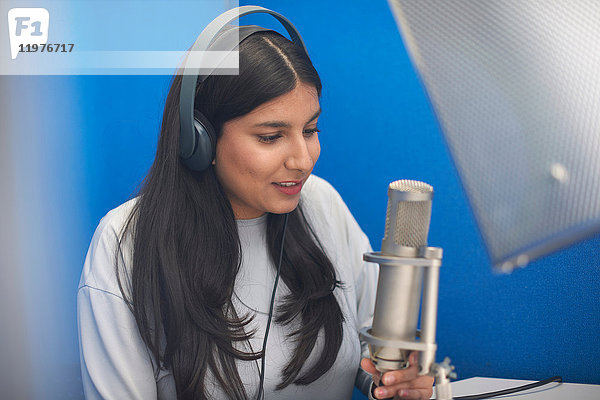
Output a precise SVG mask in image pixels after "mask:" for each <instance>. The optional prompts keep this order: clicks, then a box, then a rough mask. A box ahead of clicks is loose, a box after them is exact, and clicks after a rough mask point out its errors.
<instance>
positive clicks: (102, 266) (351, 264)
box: [77, 176, 377, 400]
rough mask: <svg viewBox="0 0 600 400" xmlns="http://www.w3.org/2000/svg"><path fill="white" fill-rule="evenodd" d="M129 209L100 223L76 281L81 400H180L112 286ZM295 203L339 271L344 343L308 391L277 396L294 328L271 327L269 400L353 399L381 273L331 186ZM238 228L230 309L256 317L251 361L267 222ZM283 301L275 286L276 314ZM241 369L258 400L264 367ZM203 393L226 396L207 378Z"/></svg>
mask: <svg viewBox="0 0 600 400" xmlns="http://www.w3.org/2000/svg"><path fill="white" fill-rule="evenodd" d="M134 202H135V199H133V200H130V201H128V202H127V203H125V204H123V205H121V206H119V207H117V208H115V209H114V210H112V211H110V212H109V213H108V214H107V215H106V216H105V217H104V218H103V219H102V220H101V221H100V224H99V225H98V228H97V229H96V232H95V234H94V237H93V238H92V243H91V244H90V247H89V250H88V254H87V257H86V260H85V264H84V268H83V272H82V275H81V281H80V284H79V289H78V293H77V315H78V325H79V346H80V357H81V369H82V375H83V386H84V391H85V396H86V398H87V399H115V400H122V399H140V400H151V399H160V400H163V399H176V393H175V383H174V380H173V376H172V374H171V372H170V371H168V370H160V371H158V376H157V378H155V369H154V368H155V364H153V363H152V357H151V355H150V353H149V351H148V348H147V347H146V345H145V344H144V342H143V341H142V339H141V337H140V334H139V332H138V329H137V326H136V322H135V319H134V317H133V314H132V313H131V312H130V310H129V308H128V307H127V305H126V303H125V301H124V300H123V297H122V294H121V291H120V290H119V286H118V283H117V279H116V272H115V271H116V267H115V254H116V253H115V251H116V243H117V237H118V235H119V233H120V232H121V228H122V226H123V224H124V222H125V220H126V218H127V216H128V215H129V213H130V211H131V208H132V206H133V204H134ZM301 202H302V205H303V209H304V211H305V214H306V217H307V219H308V220H309V223H310V224H311V226H312V228H313V230H314V231H315V234H316V235H317V237H318V238H319V240H320V242H321V244H322V245H323V247H324V249H325V252H326V253H327V256H328V257H329V259H330V260H331V262H332V263H333V265H334V267H335V269H336V273H337V279H338V280H341V281H342V282H343V287H342V288H337V289H336V290H335V291H334V294H335V296H336V299H337V301H338V303H339V305H340V308H341V310H342V312H343V314H344V318H345V322H344V329H343V341H342V345H341V347H340V350H339V353H338V356H337V360H336V361H335V363H334V364H333V366H332V367H331V369H329V371H327V373H326V374H324V375H323V376H322V377H321V378H319V379H318V380H316V381H315V382H313V383H312V384H310V385H308V386H296V385H294V384H292V385H289V386H288V387H286V388H284V389H282V390H279V391H275V386H276V385H277V384H278V383H279V382H281V375H280V372H281V370H282V369H283V368H284V367H285V366H286V364H287V362H288V361H289V360H290V357H291V354H292V352H293V343H292V341H291V340H290V339H289V338H288V337H287V335H288V334H289V332H290V331H291V330H292V329H293V326H282V325H279V324H276V323H275V322H273V323H272V325H271V328H270V332H269V339H268V345H267V350H266V369H265V383H264V390H265V398H266V399H286V400H296V399H297V400H303V399H311V398H314V399H319V400H325V399H332V400H333V399H335V400H339V399H350V398H351V397H352V390H353V386H354V379H355V376H356V372H357V369H358V368H359V363H360V358H361V353H362V354H363V355H364V354H365V351H364V350H365V349H364V347H363V348H362V349H361V344H360V342H359V339H358V331H359V330H360V328H362V327H363V326H367V325H369V324H370V323H371V321H372V315H373V308H374V305H375V291H376V285H377V265H376V264H375V265H374V264H370V263H366V262H363V261H362V255H363V253H364V252H366V251H371V246H370V244H369V240H368V238H367V237H366V235H365V234H364V233H363V232H362V230H361V229H360V227H359V226H358V224H357V223H356V221H355V219H354V218H353V217H352V215H351V213H350V211H349V210H348V208H347V207H346V205H345V204H344V202H343V200H342V199H341V197H340V195H339V194H338V193H337V192H336V191H335V189H334V188H333V187H332V186H331V185H330V184H329V183H328V182H326V181H325V180H323V179H321V178H319V177H316V176H311V177H310V178H309V179H308V180H307V182H306V183H305V185H304V187H303V188H302V194H301ZM237 224H238V229H239V234H240V241H241V244H242V266H241V269H240V272H239V274H238V276H237V278H236V283H235V289H234V292H235V294H234V298H233V303H234V306H235V308H236V311H237V312H238V315H240V316H241V315H245V314H247V313H250V314H254V315H255V318H254V320H253V321H252V323H251V324H250V325H249V326H248V329H252V328H254V329H256V333H255V334H254V336H253V337H252V338H251V339H250V340H249V345H250V346H251V348H252V350H253V351H260V350H261V348H262V342H263V338H264V332H265V327H266V323H267V317H268V311H269V304H270V296H271V293H272V288H273V284H274V280H275V266H274V265H273V263H272V262H271V260H270V257H269V255H268V250H267V247H266V243H265V237H266V215H264V216H262V217H259V218H256V219H252V220H238V221H237ZM132 251H133V249H132V243H131V241H130V240H128V239H127V238H125V240H124V245H123V254H122V257H121V260H120V262H122V263H123V265H124V271H125V272H124V275H122V280H123V282H127V281H128V274H129V273H130V271H131V265H132V263H131V260H132ZM215 273H218V271H215ZM125 290H127V289H125ZM288 292H289V290H288V288H287V287H286V285H285V284H284V283H283V281H281V280H280V282H279V286H278V289H277V295H276V300H275V301H276V303H275V304H276V305H277V301H278V300H280V299H281V298H282V296H284V295H285V294H286V293H288ZM126 293H127V292H126ZM340 334H341V332H340ZM322 346H323V341H322V338H320V339H319V340H317V344H316V346H315V348H314V349H313V352H312V353H311V355H310V357H309V358H308V360H307V361H306V363H305V365H304V367H303V369H302V371H306V370H307V368H309V367H310V366H311V365H313V363H314V362H315V360H316V359H317V357H318V354H319V353H320V349H321V348H322ZM246 349H248V348H247V347H246ZM237 366H238V371H239V374H240V377H241V378H242V381H243V383H244V385H245V387H246V391H247V393H248V395H249V396H250V397H251V398H252V397H256V393H257V390H258V383H259V375H260V360H258V361H238V363H237ZM207 376H208V377H210V376H211V375H210V374H207ZM207 384H208V385H209V386H208V387H209V388H210V393H211V394H212V397H213V398H214V399H224V398H226V396H225V394H224V393H223V392H222V389H221V388H220V387H218V386H216V385H215V384H213V383H211V382H210V378H209V380H208V383H207Z"/></svg>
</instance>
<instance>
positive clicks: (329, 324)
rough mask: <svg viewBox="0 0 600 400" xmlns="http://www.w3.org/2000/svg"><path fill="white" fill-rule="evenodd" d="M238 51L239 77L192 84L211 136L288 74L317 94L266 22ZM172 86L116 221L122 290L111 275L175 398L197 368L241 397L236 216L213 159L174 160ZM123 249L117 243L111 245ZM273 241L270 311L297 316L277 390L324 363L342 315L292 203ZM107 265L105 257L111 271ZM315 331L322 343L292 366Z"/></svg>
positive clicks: (322, 257) (318, 252)
mask: <svg viewBox="0 0 600 400" xmlns="http://www.w3.org/2000/svg"><path fill="white" fill-rule="evenodd" d="M239 57H240V71H239V75H237V76H231V75H229V76H227V75H220V76H219V75H215V76H210V77H208V78H207V79H206V80H205V81H204V82H202V83H201V84H199V85H198V87H197V94H196V100H195V104H196V108H197V109H198V110H199V111H201V112H202V113H203V114H204V115H205V116H206V117H207V118H208V119H209V120H210V121H211V123H212V124H213V126H214V127H215V131H216V132H217V134H218V135H219V134H220V131H221V128H222V126H223V124H224V123H225V122H227V121H229V120H232V119H234V118H236V117H239V116H242V115H245V114H247V113H248V112H250V111H252V110H253V109H255V108H256V107H258V106H259V105H261V104H263V103H265V102H267V101H269V100H272V99H274V98H276V97H278V96H280V95H282V94H285V93H288V92H290V91H291V90H293V89H294V88H295V87H296V86H297V85H298V84H299V83H305V84H309V85H311V86H313V87H314V88H315V89H316V90H317V93H318V94H319V95H320V94H321V81H320V78H319V76H318V74H317V72H316V70H315V69H314V67H313V65H312V63H311V61H310V59H309V58H308V56H307V55H306V54H305V53H304V51H303V50H302V49H301V48H299V47H298V46H297V45H295V44H293V43H292V42H290V41H289V40H287V39H286V38H284V37H283V36H281V35H279V34H277V33H275V32H258V33H255V34H253V35H251V36H249V37H248V38H247V39H245V40H244V41H243V42H242V43H241V44H240V55H239ZM180 87H181V75H176V76H174V78H173V81H172V84H171V88H170V91H169V94H168V96H167V99H166V104H165V110H164V115H163V121H162V127H161V135H160V139H159V142H158V148H157V153H156V158H155V160H154V163H153V165H152V167H151V169H150V171H149V173H148V176H147V177H146V179H145V181H144V184H143V186H142V188H141V190H140V193H139V196H138V198H137V201H136V203H135V206H134V208H133V211H132V212H131V214H130V217H129V219H128V221H127V223H126V225H125V227H124V230H123V234H124V235H125V234H129V235H130V237H131V238H132V240H133V262H132V271H131V280H130V281H129V282H127V289H128V290H126V285H125V284H123V282H122V280H121V279H119V284H120V287H121V291H122V293H123V295H124V297H125V298H126V300H127V301H128V303H129V305H130V308H131V310H132V312H133V314H134V316H135V319H136V322H137V326H138V329H139V331H140V333H141V337H142V339H143V340H144V342H145V344H146V345H147V346H148V348H149V350H150V351H151V353H152V356H153V358H154V360H155V362H156V363H158V365H157V366H156V367H157V368H156V371H158V369H159V368H160V369H163V368H164V369H170V370H171V372H172V373H173V376H174V379H175V384H176V389H177V397H178V398H179V399H206V398H209V397H210V396H209V394H210V393H208V392H207V386H206V383H205V377H206V376H207V371H209V370H210V373H211V374H212V375H213V376H214V378H215V379H216V381H217V383H218V384H219V385H220V386H221V388H222V389H223V390H224V391H225V393H226V394H227V396H228V397H229V398H234V399H246V398H248V396H249V395H250V394H248V393H246V390H245V388H244V385H243V383H242V380H241V378H240V375H239V373H238V370H237V367H236V361H237V360H242V361H254V360H257V359H259V358H260V357H261V353H260V352H252V351H243V350H240V348H243V347H244V346H240V345H239V344H240V342H241V343H242V344H243V343H247V341H248V339H249V338H250V337H251V336H252V335H253V333H254V332H251V331H250V332H248V331H246V329H245V327H246V326H247V325H248V323H249V322H250V321H251V320H252V315H242V316H238V315H237V313H236V310H235V309H234V307H233V305H232V300H231V297H232V294H233V288H234V283H235V278H236V275H237V274H238V271H239V268H240V262H241V254H240V253H241V245H240V240H239V236H238V231H237V224H236V221H235V217H234V213H233V209H232V207H231V204H230V202H229V201H228V198H227V196H226V194H225V191H224V189H223V187H222V186H221V184H220V183H219V181H218V179H217V177H216V175H215V172H214V169H213V168H212V167H210V168H209V169H208V170H206V171H203V172H193V171H190V170H188V169H186V168H185V167H184V166H183V164H182V163H181V161H180V159H179V153H178V152H179V113H178V105H179V91H180ZM283 218H284V216H283V215H277V214H269V215H268V217H267V243H266V245H267V247H268V249H269V254H270V257H271V259H272V260H273V262H274V264H275V265H276V264H277V261H278V258H279V247H280V241H281V236H282V229H283ZM122 237H124V236H122ZM123 247H124V246H123V245H122V243H121V246H120V247H119V251H123V250H124V249H123ZM284 248H285V250H284V253H283V261H282V265H281V279H282V280H283V282H284V283H285V284H286V285H287V286H288V288H289V289H290V294H289V295H288V296H287V297H286V298H285V299H284V301H283V303H282V304H281V305H279V306H278V308H277V312H276V314H275V317H274V320H275V323H279V324H289V323H291V322H292V321H299V322H300V324H298V325H299V326H300V328H298V329H297V330H295V331H293V332H292V333H291V339H293V340H292V343H295V348H294V352H293V357H292V358H291V360H290V361H289V363H288V364H287V365H286V367H285V368H284V369H283V371H282V373H281V375H282V380H281V382H280V383H279V384H278V386H277V389H282V388H284V387H286V386H288V385H290V384H295V385H308V384H310V383H311V382H314V381H315V380H317V379H318V378H319V377H320V376H322V375H323V374H324V373H325V372H327V371H328V370H329V369H330V368H331V366H332V365H333V363H334V362H335V360H336V358H337V354H338V351H339V348H340V345H341V341H342V336H343V335H342V329H343V328H342V324H343V320H344V318H343V315H342V311H341V309H340V307H339V304H338V302H337V300H336V299H335V297H334V294H333V292H334V289H335V288H336V287H340V285H341V282H339V281H338V280H337V278H336V273H335V270H334V267H333V265H332V263H331V261H330V260H329V258H328V257H327V255H326V254H325V252H324V250H323V248H322V246H321V245H320V243H319V240H318V238H317V237H316V236H315V234H314V233H313V231H312V229H311V227H310V226H309V224H308V222H307V220H306V218H305V217H304V214H303V212H302V208H301V206H298V207H297V208H296V209H295V210H294V211H292V212H291V213H290V214H289V221H288V226H287V231H286V236H285V243H284ZM118 268H119V267H118V264H117V276H118V277H119V276H120V273H119V271H118ZM217 271H218V273H216V272H217ZM127 291H129V292H130V293H131V295H130V296H126V292H127ZM294 326H296V325H294ZM319 333H322V337H323V351H322V353H321V354H320V355H319V356H318V360H317V361H316V362H315V363H314V365H311V366H310V368H308V370H307V371H306V372H305V373H304V374H302V375H299V371H300V370H301V368H302V366H303V365H304V363H305V362H306V360H307V358H308V356H309V355H310V354H311V352H312V351H313V349H314V348H315V344H316V342H317V338H318V336H319ZM246 348H247V347H246ZM157 373H158V372H157Z"/></svg>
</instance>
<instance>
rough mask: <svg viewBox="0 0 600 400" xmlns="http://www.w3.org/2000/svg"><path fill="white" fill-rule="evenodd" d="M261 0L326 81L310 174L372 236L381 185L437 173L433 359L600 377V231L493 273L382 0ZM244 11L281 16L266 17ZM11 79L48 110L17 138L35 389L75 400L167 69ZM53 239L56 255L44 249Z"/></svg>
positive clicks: (506, 372)
mask: <svg viewBox="0 0 600 400" xmlns="http://www.w3.org/2000/svg"><path fill="white" fill-rule="evenodd" d="M256 3H257V4H259V5H263V6H265V7H268V8H272V9H274V10H277V11H279V12H282V13H283V14H284V15H286V16H287V17H288V18H289V19H290V20H291V21H292V22H293V23H294V24H295V25H296V27H297V28H298V29H299V30H300V32H301V34H302V36H303V38H304V40H305V42H306V45H307V47H308V49H309V52H310V54H311V57H312V59H313V61H314V64H315V66H316V67H317V70H318V71H319V72H320V74H321V78H322V80H323V83H324V91H323V96H322V101H321V104H322V108H323V115H322V117H321V118H320V122H319V124H320V129H321V130H322V133H321V136H320V137H321V144H322V154H321V158H320V160H319V162H318V164H317V167H316V169H315V173H316V174H318V175H321V176H323V177H325V178H326V179H328V180H329V181H330V182H332V183H333V185H334V186H335V187H336V188H337V189H338V190H339V192H340V193H341V194H342V196H343V198H344V199H345V201H346V202H347V204H348V206H349V207H350V209H351V210H352V212H353V213H354V215H355V217H356V218H357V220H358V221H359V223H360V224H361V226H362V227H363V229H364V230H365V232H366V233H367V235H368V236H369V237H370V239H371V242H372V244H373V246H374V247H375V248H379V246H380V241H381V238H382V236H383V229H384V219H385V209H386V201H387V196H386V189H387V184H388V183H389V182H391V181H393V180H396V179H401V178H406V179H416V180H422V181H425V182H428V183H430V184H432V185H433V186H434V188H435V191H436V198H435V200H434V205H433V216H432V222H431V230H430V235H429V243H430V244H431V245H433V246H440V247H443V248H444V264H443V266H442V276H441V282H440V306H439V314H438V335H437V336H438V342H439V352H438V359H441V358H442V357H443V356H446V355H447V356H450V357H451V358H452V361H453V363H454V364H455V365H456V368H457V372H458V374H459V378H460V379H462V378H467V377H471V376H492V377H508V378H519V379H543V378H546V377H549V376H552V375H562V376H563V377H564V379H565V380H566V381H569V382H584V383H600V373H599V372H598V368H597V366H596V364H595V363H594V361H596V360H598V359H599V358H600V349H599V347H598V346H597V345H596V343H597V341H598V339H599V338H600V305H599V303H598V301H597V294H598V293H599V289H600V283H599V282H600V280H599V279H598V278H599V275H600V272H599V265H600V255H599V253H598V252H597V251H596V249H597V248H598V245H599V244H600V237H594V238H591V239H589V240H587V241H585V242H583V243H580V244H578V245H576V246H574V247H572V248H570V249H568V250H565V251H562V252H559V253H556V254H554V255H552V256H550V257H547V258H545V259H542V260H539V261H536V262H534V263H532V264H531V265H530V266H528V267H527V268H525V269H523V270H518V271H515V272H514V273H513V274H512V275H496V274H494V273H493V272H492V270H491V266H490V264H489V260H488V258H487V255H486V253H485V249H484V247H483V243H482V241H481V238H480V236H479V234H478V231H477V227H476V224H475V221H474V219H473V216H472V214H471V212H470V210H469V205H468V202H467V199H466V197H465V194H464V192H463V190H462V187H461V185H460V181H459V178H458V176H457V174H456V171H455V168H454V166H453V164H452V161H451V159H450V157H449V154H448V151H447V148H446V146H445V143H444V141H443V138H442V135H441V133H440V131H439V127H438V125H437V122H436V120H435V117H434V115H433V113H432V110H431V107H430V105H429V104H428V102H427V99H426V96H425V94H424V91H423V88H422V86H421V84H420V82H419V80H418V78H417V76H416V74H415V72H414V69H413V67H412V65H411V63H410V61H409V59H408V57H407V54H406V51H405V49H404V46H403V44H402V40H401V38H400V35H399V33H398V31H397V28H396V25H395V23H394V20H393V18H392V15H391V12H390V11H389V8H388V5H387V2H385V1H383V0H378V1H369V2H358V1H356V2H347V3H346V4H345V5H343V6H341V4H342V3H334V2H322V1H321V2H316V1H305V2H303V3H302V4H300V3H298V2H295V1H294V2H292V1H274V0H273V1H258V2H256ZM165 4H167V3H166V2H165ZM242 4H243V3H242ZM336 5H337V6H336ZM165 7H167V6H166V5H165ZM248 22H249V23H258V24H268V25H270V26H277V24H272V23H271V21H270V20H269V19H264V18H262V17H258V16H257V17H256V18H249V19H248ZM171 23H172V24H173V29H178V25H179V23H176V21H174V22H171ZM201 28H202V26H198V27H197V29H192V30H194V31H196V32H200V30H201ZM186 29H187V28H186ZM195 34H196V33H194V34H192V36H193V35H195ZM190 40H193V37H192V38H190V39H185V40H183V41H184V44H182V45H181V47H185V46H187V45H188V44H189V42H190ZM11 79H12V81H11V82H12V84H13V85H14V87H18V88H19V89H18V90H19V93H20V98H22V99H25V98H27V99H31V98H37V102H38V103H37V104H38V107H39V111H38V112H37V113H36V114H35V118H33V119H29V120H28V119H27V116H24V117H23V118H22V122H23V124H24V125H23V129H22V131H21V132H19V134H18V135H16V137H19V138H20V139H19V142H18V143H17V144H16V145H15V150H14V151H15V154H16V157H15V159H17V160H19V161H18V163H17V165H18V166H19V167H23V169H22V171H21V172H20V175H19V176H18V178H19V179H21V183H20V186H19V188H18V195H20V196H22V198H23V201H24V203H23V206H22V207H23V210H22V213H23V214H22V215H27V218H26V219H25V220H24V221H23V224H24V226H25V227H28V226H32V227H36V229H37V230H38V232H37V233H34V234H32V236H31V237H32V238H33V239H36V238H37V241H36V242H35V243H36V244H39V251H38V252H31V254H30V255H29V256H28V257H29V258H30V263H31V265H34V266H35V267H33V268H32V269H30V270H27V271H25V272H24V276H25V278H26V280H27V288H26V293H27V300H26V301H27V302H28V304H29V309H30V315H29V327H30V331H31V332H32V333H31V335H30V336H31V348H32V350H33V351H32V356H31V357H32V364H34V365H37V366H38V367H37V369H36V370H35V373H36V378H35V380H36V382H37V386H38V390H37V393H38V398H44V399H47V398H57V399H58V398H78V397H79V396H80V388H79V386H78V385H79V383H78V379H79V377H78V375H77V374H78V368H79V367H78V362H79V361H78V350H77V330H76V329H77V328H76V320H75V311H76V310H75V291H76V287H77V282H78V280H79V274H80V271H81V267H82V264H83V259H84V256H85V253H86V251H87V245H88V243H89V240H90V239H91V236H92V233H93V231H94V229H95V226H96V224H97V223H98V221H99V219H100V218H101V217H102V216H103V215H104V214H105V213H106V212H107V211H108V210H110V209H111V208H113V207H115V206H117V205H118V204H120V203H122V202H123V201H125V200H126V199H128V198H129V197H130V196H131V195H132V193H134V191H135V189H136V187H137V185H138V184H139V183H140V182H141V180H142V179H143V177H144V174H145V172H146V170H147V168H148V167H149V166H150V164H151V162H152V158H153V154H154V150H155V147H156V139H157V132H158V127H159V122H160V118H161V115H160V114H161V112H162V105H163V103H164V98H165V94H166V91H167V88H168V83H169V80H170V77H167V76H97V77H91V76H80V77H38V78H33V77H21V78H11ZM40 183H43V184H41V185H40ZM27 210H33V211H34V212H31V213H29V212H28V211H27ZM40 221H42V222H40ZM40 227H41V228H40ZM38 236H39V237H38ZM46 249H52V252H51V254H53V255H55V256H53V257H51V258H50V259H47V258H46V259H45V258H44V256H43V255H44V252H45V251H46ZM30 293H33V295H30ZM38 307H40V308H41V310H40V309H38ZM48 371H55V372H53V373H52V374H49V373H48ZM65 381H68V382H71V383H70V384H67V385H65V384H64V383H65ZM52 382H54V383H52ZM69 385H70V386H69ZM357 397H358V396H357Z"/></svg>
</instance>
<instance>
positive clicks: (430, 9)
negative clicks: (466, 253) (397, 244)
mask: <svg viewBox="0 0 600 400" xmlns="http://www.w3.org/2000/svg"><path fill="white" fill-rule="evenodd" d="M389 2H390V5H391V8H392V10H393V12H394V15H395V17H396V21H397V22H398V25H399V27H400V31H401V33H402V36H403V39H404V42H405V45H406V48H407V49H408V52H409V54H410V56H411V58H412V60H413V63H414V64H415V66H416V68H417V70H418V73H419V75H420V78H421V80H422V82H423V84H424V86H425V88H426V91H427V93H428V95H429V98H430V101H431V103H432V105H433V108H434V110H435V113H436V116H437V118H438V121H439V123H440V126H441V129H442V131H443V133H444V136H445V139H446V142H447V144H448V146H449V149H450V152H451V154H452V157H453V159H454V162H455V165H456V167H457V170H458V172H459V175H460V177H461V180H462V184H463V186H464V188H465V190H466V193H467V196H468V198H469V201H470V204H471V207H472V209H473V212H474V214H475V217H476V220H477V223H478V226H479V229H480V232H481V234H482V236H483V239H484V241H485V243H486V247H487V250H488V254H489V255H490V258H491V261H492V263H493V264H494V265H495V266H496V267H497V268H499V269H501V270H503V271H510V270H512V269H513V268H514V267H515V266H524V265H526V264H527V263H528V262H529V261H531V260H532V259H534V258H538V257H541V256H543V255H545V254H547V253H549V252H552V251H554V250H556V249H559V248H561V247H564V246H567V245H569V244H571V243H573V242H575V241H577V240H580V239H583V238H585V237H587V236H589V235H592V234H595V233H597V232H599V231H600V40H599V39H598V38H600V23H598V21H600V2H597V1H594V0H589V1H585V0H574V1H562V0H552V1H542V2H523V1H521V0H499V1H493V2H488V1H469V0H447V1H436V0H420V1H414V0H389Z"/></svg>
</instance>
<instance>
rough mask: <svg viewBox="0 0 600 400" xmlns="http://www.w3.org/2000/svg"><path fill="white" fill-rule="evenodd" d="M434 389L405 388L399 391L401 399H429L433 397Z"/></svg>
mask: <svg viewBox="0 0 600 400" xmlns="http://www.w3.org/2000/svg"><path fill="white" fill-rule="evenodd" d="M432 394H433V389H403V390H402V391H400V392H399V393H398V398H399V399H407V400H408V399H412V400H427V399H429V398H431V395H432Z"/></svg>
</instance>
